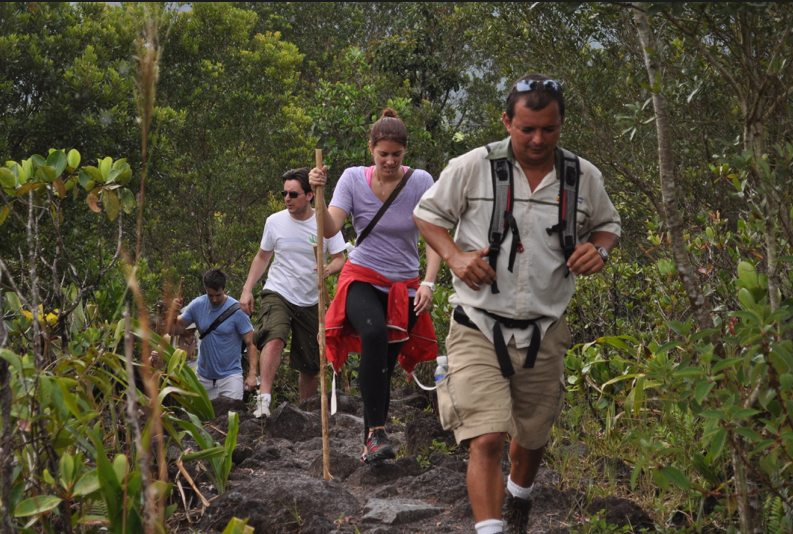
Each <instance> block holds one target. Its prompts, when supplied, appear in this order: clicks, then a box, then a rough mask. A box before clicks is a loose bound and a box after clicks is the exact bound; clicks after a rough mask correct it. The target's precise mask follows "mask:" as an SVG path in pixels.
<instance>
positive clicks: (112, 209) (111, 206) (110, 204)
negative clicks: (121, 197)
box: [102, 189, 121, 221]
mask: <svg viewBox="0 0 793 534" xmlns="http://www.w3.org/2000/svg"><path fill="white" fill-rule="evenodd" d="M102 204H103V205H104V206H105V213H107V218H108V219H110V220H111V221H114V220H115V219H116V217H118V212H119V211H120V210H121V205H120V204H119V202H118V197H117V196H116V194H115V193H114V192H113V191H110V190H109V189H105V190H104V191H103V192H102Z"/></svg>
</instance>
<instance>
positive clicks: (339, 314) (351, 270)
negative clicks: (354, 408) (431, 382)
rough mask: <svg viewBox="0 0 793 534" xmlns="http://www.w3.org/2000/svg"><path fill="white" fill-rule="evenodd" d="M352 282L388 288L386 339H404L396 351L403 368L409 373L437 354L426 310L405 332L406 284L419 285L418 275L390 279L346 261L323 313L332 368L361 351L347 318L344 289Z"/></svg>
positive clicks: (359, 339)
mask: <svg viewBox="0 0 793 534" xmlns="http://www.w3.org/2000/svg"><path fill="white" fill-rule="evenodd" d="M353 282H367V283H369V284H373V285H377V286H383V287H390V288H391V290H390V291H389V292H388V310H387V311H386V327H387V328H388V342H389V343H398V342H401V341H404V342H405V344H404V345H402V350H401V352H400V353H399V363H400V365H401V366H402V367H403V368H404V369H405V371H407V372H408V373H412V372H413V369H414V368H415V367H416V364H418V363H419V362H425V361H428V360H434V359H435V358H437V357H438V339H437V337H436V336H435V327H434V326H432V319H431V318H430V314H429V313H423V314H421V315H419V316H418V318H417V320H416V324H415V325H414V326H413V330H412V331H411V332H410V333H408V306H410V300H409V297H408V288H410V289H418V288H419V285H420V284H419V277H418V276H417V277H416V278H413V279H412V280H406V281H404V282H392V281H391V280H389V279H388V278H386V277H385V276H383V275H381V274H380V273H378V272H377V271H374V270H372V269H369V268H368V267H363V266H362V265H354V264H353V263H351V262H349V261H348V262H347V263H346V264H345V265H344V268H343V269H342V270H341V273H340V274H339V284H338V287H337V289H336V298H334V299H333V302H332V303H331V304H330V308H328V311H327V313H326V315H325V343H326V354H327V358H328V361H329V362H331V364H333V369H334V371H338V370H339V368H341V366H342V365H344V362H345V361H346V360H347V355H348V354H349V353H351V352H357V353H360V352H361V338H360V336H359V335H358V333H357V332H356V331H355V329H353V327H352V326H351V325H350V323H348V322H347V319H346V317H347V315H346V311H347V290H348V289H349V288H350V284H351V283H353Z"/></svg>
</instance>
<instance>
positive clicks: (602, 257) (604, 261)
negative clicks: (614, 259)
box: [595, 245, 609, 265]
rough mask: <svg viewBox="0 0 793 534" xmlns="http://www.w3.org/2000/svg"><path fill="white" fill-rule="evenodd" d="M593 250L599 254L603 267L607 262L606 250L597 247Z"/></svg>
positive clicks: (607, 253) (607, 254)
mask: <svg viewBox="0 0 793 534" xmlns="http://www.w3.org/2000/svg"><path fill="white" fill-rule="evenodd" d="M595 250H597V251H598V254H600V259H601V260H603V264H604V265H605V264H606V263H608V262H609V252H608V250H606V249H605V248H603V247H599V246H597V245H595Z"/></svg>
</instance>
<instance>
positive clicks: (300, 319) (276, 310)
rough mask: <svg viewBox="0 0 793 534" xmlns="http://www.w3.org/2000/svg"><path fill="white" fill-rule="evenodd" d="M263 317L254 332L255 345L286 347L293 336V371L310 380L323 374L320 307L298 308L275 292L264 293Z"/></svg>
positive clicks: (290, 354) (260, 348)
mask: <svg viewBox="0 0 793 534" xmlns="http://www.w3.org/2000/svg"><path fill="white" fill-rule="evenodd" d="M261 309H262V312H261V315H260V316H259V320H258V321H257V323H256V326H255V328H254V332H253V342H254V343H256V347H257V348H258V349H259V351H260V352H261V350H262V349H263V348H264V346H265V345H266V344H267V343H269V342H270V341H272V340H273V339H280V340H281V341H283V342H284V345H286V343H287V341H288V340H289V333H290V332H291V333H292V346H291V347H290V353H289V367H291V368H292V369H295V370H297V371H300V372H301V373H305V374H307V375H309V376H317V375H318V374H319V342H318V341H317V333H318V332H319V316H318V310H319V308H318V306H317V305H316V304H314V305H313V306H308V307H306V308H303V307H300V306H295V305H294V304H292V303H291V302H289V301H287V300H286V299H285V298H284V297H282V296H281V295H279V294H278V293H276V292H275V291H269V290H267V289H265V290H264V291H262V303H261Z"/></svg>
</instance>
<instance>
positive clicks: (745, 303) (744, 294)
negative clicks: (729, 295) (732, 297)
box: [738, 287, 757, 310]
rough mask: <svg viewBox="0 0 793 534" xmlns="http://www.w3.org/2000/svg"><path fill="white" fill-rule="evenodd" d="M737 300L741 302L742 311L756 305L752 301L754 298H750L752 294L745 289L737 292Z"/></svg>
mask: <svg viewBox="0 0 793 534" xmlns="http://www.w3.org/2000/svg"><path fill="white" fill-rule="evenodd" d="M738 300H739V301H740V302H741V307H742V308H743V309H744V310H750V309H752V308H754V307H755V306H756V304H757V303H756V302H755V300H754V297H753V296H752V292H751V291H749V290H748V289H746V288H745V287H742V288H741V289H740V290H739V291H738Z"/></svg>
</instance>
